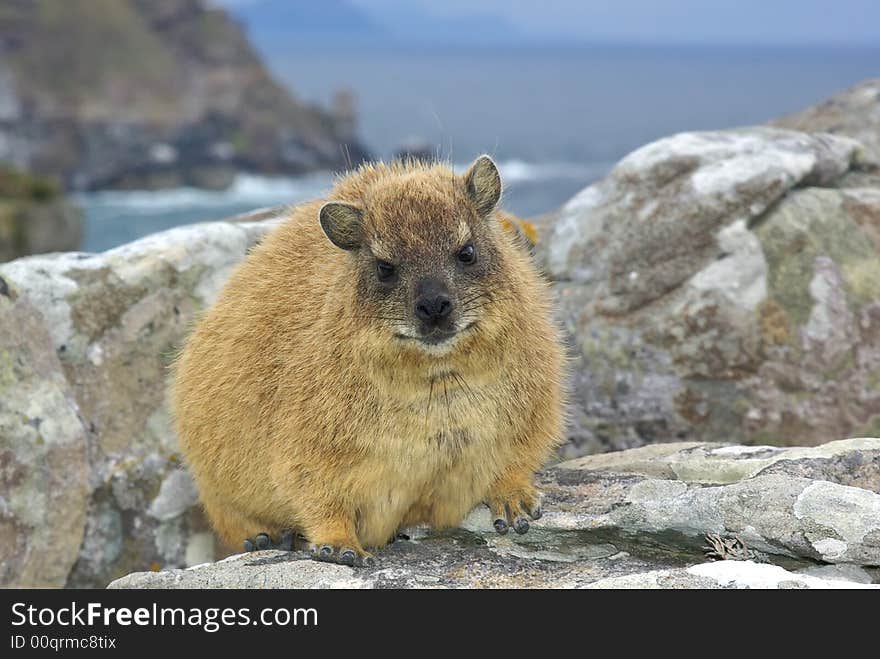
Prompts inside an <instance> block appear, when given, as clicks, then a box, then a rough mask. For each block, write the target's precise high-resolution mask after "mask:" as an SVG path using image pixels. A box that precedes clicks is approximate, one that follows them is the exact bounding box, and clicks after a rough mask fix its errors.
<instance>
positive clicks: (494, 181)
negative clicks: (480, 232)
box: [464, 156, 501, 215]
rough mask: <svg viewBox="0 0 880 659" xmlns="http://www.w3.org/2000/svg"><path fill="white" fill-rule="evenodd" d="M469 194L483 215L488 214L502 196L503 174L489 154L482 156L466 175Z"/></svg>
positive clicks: (465, 182) (465, 181)
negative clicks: (500, 173) (499, 172)
mask: <svg viewBox="0 0 880 659" xmlns="http://www.w3.org/2000/svg"><path fill="white" fill-rule="evenodd" d="M464 184H465V187H466V188H467V192H468V195H470V198H471V199H472V200H473V202H474V204H475V205H476V207H477V211H479V213H480V214H481V215H488V214H489V213H491V212H492V209H493V208H495V204H497V203H498V200H499V199H500V198H501V176H500V175H499V174H498V168H497V167H496V166H495V163H494V162H492V159H491V158H490V157H489V156H480V157H479V158H477V159H476V160H475V161H474V164H473V165H471V168H470V169H469V170H468V171H467V173H466V174H465V175H464Z"/></svg>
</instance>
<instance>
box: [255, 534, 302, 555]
mask: <svg viewBox="0 0 880 659" xmlns="http://www.w3.org/2000/svg"><path fill="white" fill-rule="evenodd" d="M296 543H297V536H296V534H295V533H294V532H293V531H284V532H282V533H281V535H280V536H279V538H278V542H275V541H274V540H272V538H271V536H269V534H268V533H258V534H257V535H256V536H254V537H253V538H245V539H244V550H245V551H248V552H250V551H262V550H263V549H281V550H282V551H293V550H294V549H295V548H296Z"/></svg>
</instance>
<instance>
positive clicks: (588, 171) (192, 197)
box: [76, 159, 611, 215]
mask: <svg viewBox="0 0 880 659" xmlns="http://www.w3.org/2000/svg"><path fill="white" fill-rule="evenodd" d="M467 167H468V164H459V165H456V166H455V171H457V172H463V171H465V170H466V169H467ZM498 167H499V169H500V170H501V177H502V179H503V181H504V184H505V185H508V186H510V185H516V184H518V183H524V182H538V181H547V180H553V179H557V180H558V179H580V180H583V181H584V182H585V183H586V182H589V181H592V180H593V179H596V178H598V177H600V176H602V175H603V174H605V173H606V172H607V171H608V170H609V169H610V168H611V163H586V164H585V163H575V162H541V163H531V162H527V161H525V160H519V159H511V160H503V161H499V163H498ZM332 185H333V175H332V174H330V173H329V172H318V173H313V174H305V175H303V176H295V177H271V176H257V175H254V174H239V175H237V176H236V177H235V180H234V181H233V184H232V185H231V186H229V187H228V188H226V189H225V190H205V189H202V188H191V187H181V188H167V189H163V190H105V191H100V192H89V193H80V194H78V195H76V198H77V200H78V201H80V203H82V204H84V205H87V206H89V207H92V208H103V209H107V210H113V211H119V212H123V213H125V214H128V215H158V214H161V213H167V212H175V211H181V210H188V209H194V210H198V209H205V210H206V211H207V212H212V211H213V209H225V208H228V207H232V206H251V207H253V208H257V207H263V206H277V205H282V204H295V203H299V202H302V201H306V200H309V199H315V198H318V197H320V196H322V195H323V194H325V193H326V192H327V191H328V190H329V189H330V188H331V187H332Z"/></svg>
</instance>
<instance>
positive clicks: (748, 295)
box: [537, 128, 880, 457]
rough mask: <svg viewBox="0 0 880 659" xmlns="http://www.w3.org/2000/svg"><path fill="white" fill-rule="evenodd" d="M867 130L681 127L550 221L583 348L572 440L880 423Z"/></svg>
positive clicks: (878, 304) (542, 255)
mask: <svg viewBox="0 0 880 659" xmlns="http://www.w3.org/2000/svg"><path fill="white" fill-rule="evenodd" d="M866 158H867V156H866V154H865V151H864V149H863V148H862V147H861V146H860V145H859V144H858V143H857V142H855V141H854V140H851V139H848V138H844V137H836V136H832V135H828V134H816V135H806V134H804V133H796V132H793V131H786V130H780V129H773V128H749V129H739V130H732V131H721V132H708V133H683V134H680V135H675V136H672V137H669V138H666V139H662V140H659V141H657V142H654V143H653V144H649V145H647V146H645V147H643V148H641V149H638V150H637V151H635V152H633V153H632V154H630V155H628V156H627V157H626V158H624V159H623V160H621V161H620V163H619V164H618V165H617V166H616V167H615V168H614V169H613V170H612V172H611V173H610V174H609V175H608V176H607V177H606V178H605V179H604V180H602V181H600V182H599V183H596V184H595V185H592V186H590V187H588V188H586V189H585V190H584V191H582V192H581V193H579V194H578V195H577V196H575V197H574V198H573V199H572V200H571V201H570V202H569V203H568V204H566V205H565V206H564V207H563V208H562V209H561V210H560V211H559V212H558V213H556V214H555V215H553V216H551V217H548V218H544V219H543V220H542V221H541V222H539V223H538V227H539V232H540V239H539V241H538V244H537V257H538V258H539V260H540V262H541V263H542V264H543V265H544V267H545V268H546V269H547V271H548V272H549V273H550V275H551V276H553V277H554V278H555V279H556V293H557V295H558V299H559V306H560V309H561V319H560V320H561V322H562V324H563V326H564V327H565V329H566V331H567V334H568V337H569V340H570V343H571V352H572V354H573V357H574V363H573V369H572V371H573V375H572V382H571V386H572V390H573V403H574V404H573V406H572V407H573V409H572V418H573V427H572V430H571V439H572V442H571V443H570V444H569V446H568V447H567V448H566V450H567V453H566V455H568V456H571V457H574V456H576V455H579V454H583V453H587V452H595V451H599V450H607V449H609V448H611V449H620V448H629V447H634V446H640V445H644V444H649V443H652V442H657V441H674V440H682V439H686V440H691V439H693V440H698V441H712V440H716V439H718V438H719V437H724V438H725V439H728V440H730V441H734V442H741V443H764V444H783V445H785V444H787V445H803V444H815V443H819V442H822V441H826V440H827V438H828V437H846V436H853V435H861V434H874V435H876V434H878V432H877V431H878V429H880V394H878V387H877V383H878V377H880V265H878V264H880V260H878V259H877V253H878V250H880V230H878V227H880V189H875V188H847V189H836V188H834V189H831V188H828V187H826V186H832V185H834V184H835V182H837V181H838V180H840V178H841V177H842V176H844V175H846V174H847V173H852V172H854V171H857V170H859V169H860V168H862V167H865V166H867V165H866Z"/></svg>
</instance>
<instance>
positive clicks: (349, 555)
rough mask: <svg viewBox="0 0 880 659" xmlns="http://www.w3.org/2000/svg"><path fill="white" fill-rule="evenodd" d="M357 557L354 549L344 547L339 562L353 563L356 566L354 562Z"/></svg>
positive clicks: (344, 563)
mask: <svg viewBox="0 0 880 659" xmlns="http://www.w3.org/2000/svg"><path fill="white" fill-rule="evenodd" d="M356 559H357V554H356V553H355V551H354V549H343V550H342V551H341V552H340V553H339V562H340V563H342V564H343V565H351V566H354V562H355V560H356Z"/></svg>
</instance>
